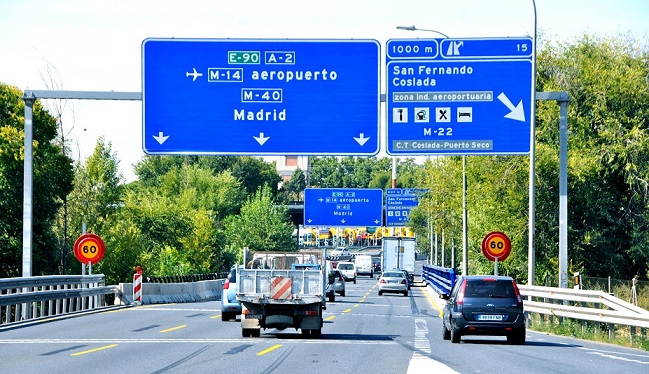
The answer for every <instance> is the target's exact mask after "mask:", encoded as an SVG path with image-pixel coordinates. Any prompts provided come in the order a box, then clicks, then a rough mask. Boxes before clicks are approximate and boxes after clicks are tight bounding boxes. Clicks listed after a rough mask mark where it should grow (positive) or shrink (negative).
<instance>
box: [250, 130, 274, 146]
mask: <svg viewBox="0 0 649 374" xmlns="http://www.w3.org/2000/svg"><path fill="white" fill-rule="evenodd" d="M253 138H255V140H256V141H257V143H259V145H264V143H266V140H268V139H270V136H268V137H264V133H263V132H260V133H259V136H258V137H257V136H253Z"/></svg>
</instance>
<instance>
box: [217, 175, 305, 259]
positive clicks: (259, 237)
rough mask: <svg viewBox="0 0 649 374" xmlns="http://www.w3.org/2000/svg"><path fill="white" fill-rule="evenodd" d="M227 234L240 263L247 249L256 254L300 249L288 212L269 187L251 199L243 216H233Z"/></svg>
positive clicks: (229, 246)
mask: <svg viewBox="0 0 649 374" xmlns="http://www.w3.org/2000/svg"><path fill="white" fill-rule="evenodd" d="M225 231H226V237H227V243H228V248H229V250H230V251H232V253H236V254H237V258H238V259H239V260H241V257H242V256H241V253H242V252H241V251H242V249H243V247H248V248H250V249H251V250H255V251H294V250H296V245H295V242H294V240H293V238H292V234H293V225H292V224H291V223H290V220H289V216H288V210H287V208H286V206H278V205H276V204H275V202H274V201H273V197H272V194H271V192H270V187H268V186H264V187H262V188H260V189H259V190H258V191H257V192H256V193H255V194H254V196H252V197H251V198H249V199H248V201H247V202H246V203H245V204H244V205H243V206H242V207H241V214H239V215H238V216H230V217H229V219H228V220H227V222H226V229H225Z"/></svg>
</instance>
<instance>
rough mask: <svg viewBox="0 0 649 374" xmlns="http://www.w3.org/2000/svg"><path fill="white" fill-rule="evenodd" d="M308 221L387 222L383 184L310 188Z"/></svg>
mask: <svg viewBox="0 0 649 374" xmlns="http://www.w3.org/2000/svg"><path fill="white" fill-rule="evenodd" d="M304 225H305V226H328V227H345V226H351V227H360V226H368V227H375V226H383V190H381V189H380V188H361V189H355V188H306V189H305V190H304Z"/></svg>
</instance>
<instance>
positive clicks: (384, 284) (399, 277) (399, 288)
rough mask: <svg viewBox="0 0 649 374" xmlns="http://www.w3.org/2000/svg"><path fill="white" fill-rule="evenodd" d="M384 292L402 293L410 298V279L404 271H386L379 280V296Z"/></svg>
mask: <svg viewBox="0 0 649 374" xmlns="http://www.w3.org/2000/svg"><path fill="white" fill-rule="evenodd" d="M384 292H391V293H401V294H403V296H408V278H407V277H406V274H405V273H404V272H403V271H400V270H390V271H385V272H383V274H381V278H379V296H381V295H383V293H384Z"/></svg>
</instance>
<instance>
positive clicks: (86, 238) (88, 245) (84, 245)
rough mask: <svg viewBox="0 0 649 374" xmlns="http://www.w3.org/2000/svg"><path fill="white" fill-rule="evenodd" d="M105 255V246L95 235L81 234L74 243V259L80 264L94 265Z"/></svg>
mask: <svg viewBox="0 0 649 374" xmlns="http://www.w3.org/2000/svg"><path fill="white" fill-rule="evenodd" d="M105 253H106V245H105V244H104V241H103V240H101V238H100V237H99V236H97V235H95V234H83V235H81V236H80V237H79V238H78V239H77V241H76V242H74V257H76V258H77V260H79V262H81V263H82V264H87V263H91V264H93V265H94V264H96V263H98V262H99V261H100V260H101V259H102V258H103V257H104V254H105Z"/></svg>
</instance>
